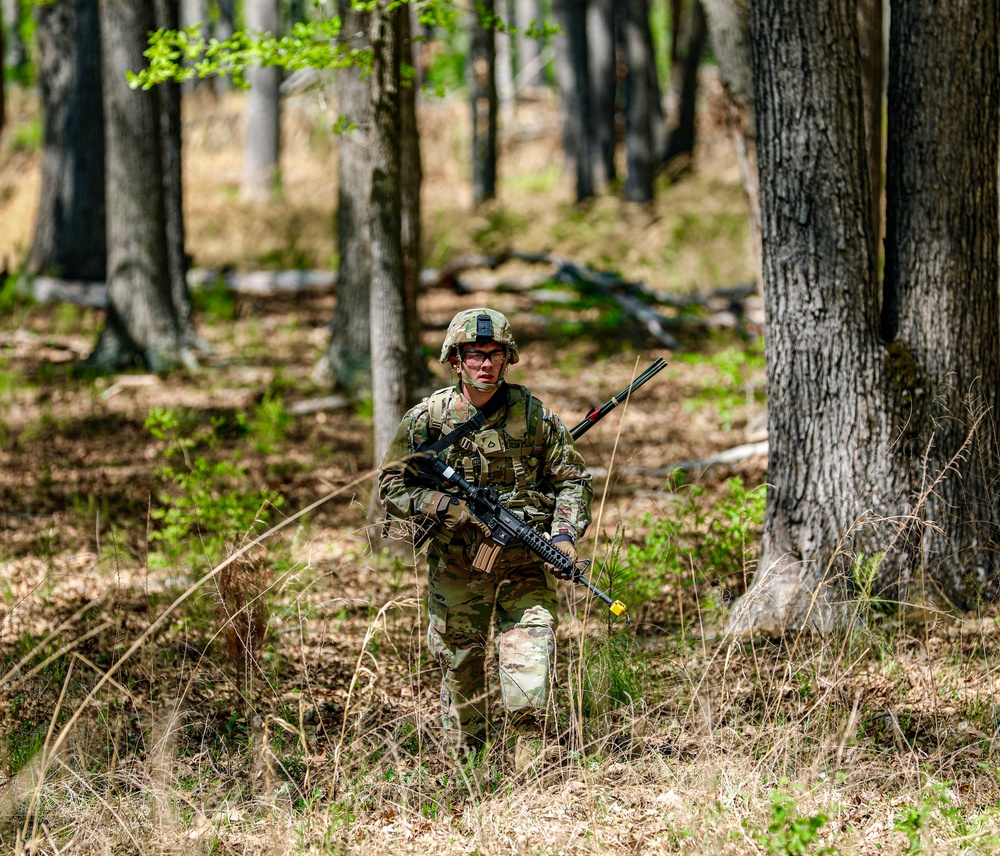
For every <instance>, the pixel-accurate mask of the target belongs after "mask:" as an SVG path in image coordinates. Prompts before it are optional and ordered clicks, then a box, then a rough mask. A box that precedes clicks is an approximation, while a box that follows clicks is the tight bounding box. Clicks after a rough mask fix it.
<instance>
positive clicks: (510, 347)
mask: <svg viewBox="0 0 1000 856" xmlns="http://www.w3.org/2000/svg"><path fill="white" fill-rule="evenodd" d="M481 315H485V316H487V317H488V318H489V319H490V322H491V323H492V325H493V332H492V334H491V335H490V337H489V338H490V339H491V341H494V342H496V343H497V344H498V345H503V346H504V347H505V348H506V350H507V361H508V362H510V363H516V362H517V361H518V359H519V356H518V352H517V344H516V343H515V342H514V334H513V332H512V331H511V329H510V322H509V321H508V320H507V318H506V317H505V316H504V315H503V314H502V313H500V312H497V311H496V310H495V309H487V308H485V307H483V308H482V309H467V310H466V311H465V312H459V313H458V314H457V315H456V316H455V317H454V318H452V319H451V323H450V324H449V325H448V331H447V332H446V333H445V336H444V344H443V345H442V346H441V362H442V363H444V362H447V361H448V357H449V356H451V353H452V351H453V349H454V348H456V347H457V346H458V345H459V344H461V343H462V342H475V341H476V340H477V339H478V338H479V332H478V324H479V316H481Z"/></svg>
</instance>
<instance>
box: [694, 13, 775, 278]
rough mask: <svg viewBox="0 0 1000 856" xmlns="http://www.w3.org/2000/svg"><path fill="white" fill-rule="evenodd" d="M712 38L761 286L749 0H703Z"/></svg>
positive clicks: (758, 198) (755, 122) (758, 189)
mask: <svg viewBox="0 0 1000 856" xmlns="http://www.w3.org/2000/svg"><path fill="white" fill-rule="evenodd" d="M701 3H702V5H703V7H704V10H705V22H706V24H707V25H708V33H709V40H710V41H711V43H712V50H713V53H714V54H715V57H716V61H717V63H718V68H719V76H720V78H721V79H722V85H723V88H724V89H725V92H726V96H727V102H728V103H727V105H726V117H727V122H728V125H729V131H730V134H731V136H732V138H733V146H734V147H735V149H736V156H737V159H738V162H739V166H740V174H741V175H742V177H743V191H744V195H745V198H746V202H747V212H748V214H749V222H750V245H751V246H750V252H751V253H752V254H753V259H754V267H755V269H756V271H757V283H758V287H760V288H762V287H763V286H762V284H761V283H762V282H763V274H762V272H761V236H760V229H761V223H760V188H759V180H758V169H757V142H756V133H757V131H756V124H757V119H756V116H755V111H754V94H753V61H752V59H751V50H750V10H749V8H748V6H747V0H701Z"/></svg>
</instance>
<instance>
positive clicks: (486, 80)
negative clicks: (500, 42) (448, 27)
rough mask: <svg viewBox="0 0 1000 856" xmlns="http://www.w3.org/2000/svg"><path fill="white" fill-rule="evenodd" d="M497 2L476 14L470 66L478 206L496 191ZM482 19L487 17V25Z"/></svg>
mask: <svg viewBox="0 0 1000 856" xmlns="http://www.w3.org/2000/svg"><path fill="white" fill-rule="evenodd" d="M493 9H494V0H479V2H477V3H476V5H475V9H474V12H473V15H474V20H473V22H472V27H471V30H472V34H471V38H472V43H471V46H470V49H469V64H470V66H471V76H472V80H471V81H470V82H471V86H470V90H471V96H472V197H473V204H474V205H475V206H477V207H478V206H479V205H481V204H482V203H483V202H485V201H486V200H487V199H493V198H494V197H495V196H496V190H497V83H496V39H495V37H494V33H493V23H492V17H493ZM481 15H485V16H486V17H487V21H486V24H485V25H484V23H483V21H482V18H481V17H480V16H481Z"/></svg>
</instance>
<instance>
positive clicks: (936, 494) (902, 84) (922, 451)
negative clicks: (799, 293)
mask: <svg viewBox="0 0 1000 856" xmlns="http://www.w3.org/2000/svg"><path fill="white" fill-rule="evenodd" d="M998 14H1000V13H998V11H997V7H996V4H988V3H987V4H984V3H978V2H973V0H958V2H955V3H949V4H948V5H947V7H940V8H939V7H937V6H935V5H934V4H930V5H928V4H923V3H916V2H913V0H900V2H897V3H895V4H894V5H893V14H892V20H891V24H890V44H891V50H890V61H889V124H888V164H887V188H886V190H887V200H888V201H887V211H886V261H885V286H884V288H885V297H884V305H883V318H882V335H883V337H884V338H885V340H886V342H888V343H889V346H888V356H887V367H888V369H889V370H890V371H891V373H892V379H893V381H894V385H893V393H894V396H893V402H892V404H893V412H894V415H895V417H896V420H897V425H898V426H899V430H900V433H901V437H902V440H901V442H900V443H899V444H898V446H897V448H896V454H897V466H899V467H900V468H901V469H905V470H906V471H908V472H909V475H910V501H911V506H910V512H911V513H912V515H913V519H912V521H911V522H912V527H911V531H910V532H909V533H908V535H909V537H908V538H907V539H905V542H906V543H907V545H908V546H912V547H914V548H915V549H914V553H915V554H914V555H912V556H911V557H910V567H906V566H905V565H904V566H903V567H899V565H900V564H901V563H900V562H898V561H897V562H895V563H886V564H885V566H884V568H883V571H884V572H883V575H882V579H881V580H880V582H881V583H882V585H883V587H884V588H886V589H887V590H889V591H890V592H895V593H898V594H900V595H901V596H907V593H908V591H910V590H911V589H913V588H915V589H917V591H920V590H924V589H926V588H927V587H928V586H930V587H931V588H933V589H936V590H937V591H939V592H940V593H941V594H943V595H944V596H945V597H946V598H947V599H948V600H950V601H951V602H952V603H954V604H956V605H957V606H959V607H962V608H969V607H971V606H973V605H974V604H975V603H976V601H977V598H979V597H981V596H982V595H984V594H986V595H988V596H990V597H995V596H996V594H997V592H998V569H1000V568H998V566H1000V561H998V553H997V544H998V543H1000V526H998V521H1000V499H998V498H997V496H996V490H995V481H996V475H997V472H998V465H1000V455H998V434H997V418H996V409H997V396H998V388H1000V339H998V335H997V331H998V330H1000V308H998V273H997V271H998V254H997V245H998V240H1000V233H998V232H1000V230H998V217H1000V212H998V205H997V199H998V186H997V170H998V163H997V158H998V123H1000V83H998V75H997V69H998V64H1000V59H998V49H997V37H998ZM915 429H916V430H915ZM924 570H925V571H926V572H927V573H928V574H929V577H930V579H929V580H928V579H920V578H919V574H920V573H921V572H922V571H924Z"/></svg>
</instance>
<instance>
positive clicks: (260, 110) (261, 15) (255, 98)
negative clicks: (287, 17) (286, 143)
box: [240, 0, 281, 202]
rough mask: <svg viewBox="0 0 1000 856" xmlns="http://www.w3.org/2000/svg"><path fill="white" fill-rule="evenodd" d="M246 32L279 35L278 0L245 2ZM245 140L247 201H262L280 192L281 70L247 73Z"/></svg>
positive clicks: (242, 189)
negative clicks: (248, 87) (248, 88)
mask: <svg viewBox="0 0 1000 856" xmlns="http://www.w3.org/2000/svg"><path fill="white" fill-rule="evenodd" d="M245 14H246V25H247V30H249V31H250V32H251V33H253V34H255V35H260V34H264V33H269V34H271V35H273V36H277V35H279V33H280V26H281V14H280V10H279V5H278V0H246V8H245ZM247 82H248V83H249V84H250V91H249V92H248V93H247V106H246V139H245V141H244V144H243V181H242V183H241V184H240V193H241V195H242V196H243V198H244V199H247V200H250V201H258V202H259V201H263V200H267V199H269V198H271V197H272V196H273V195H274V194H275V193H276V192H277V190H278V182H279V178H280V171H279V156H280V152H281V103H280V95H281V92H280V89H281V69H280V68H279V67H277V66H270V67H251V68H249V69H247Z"/></svg>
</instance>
